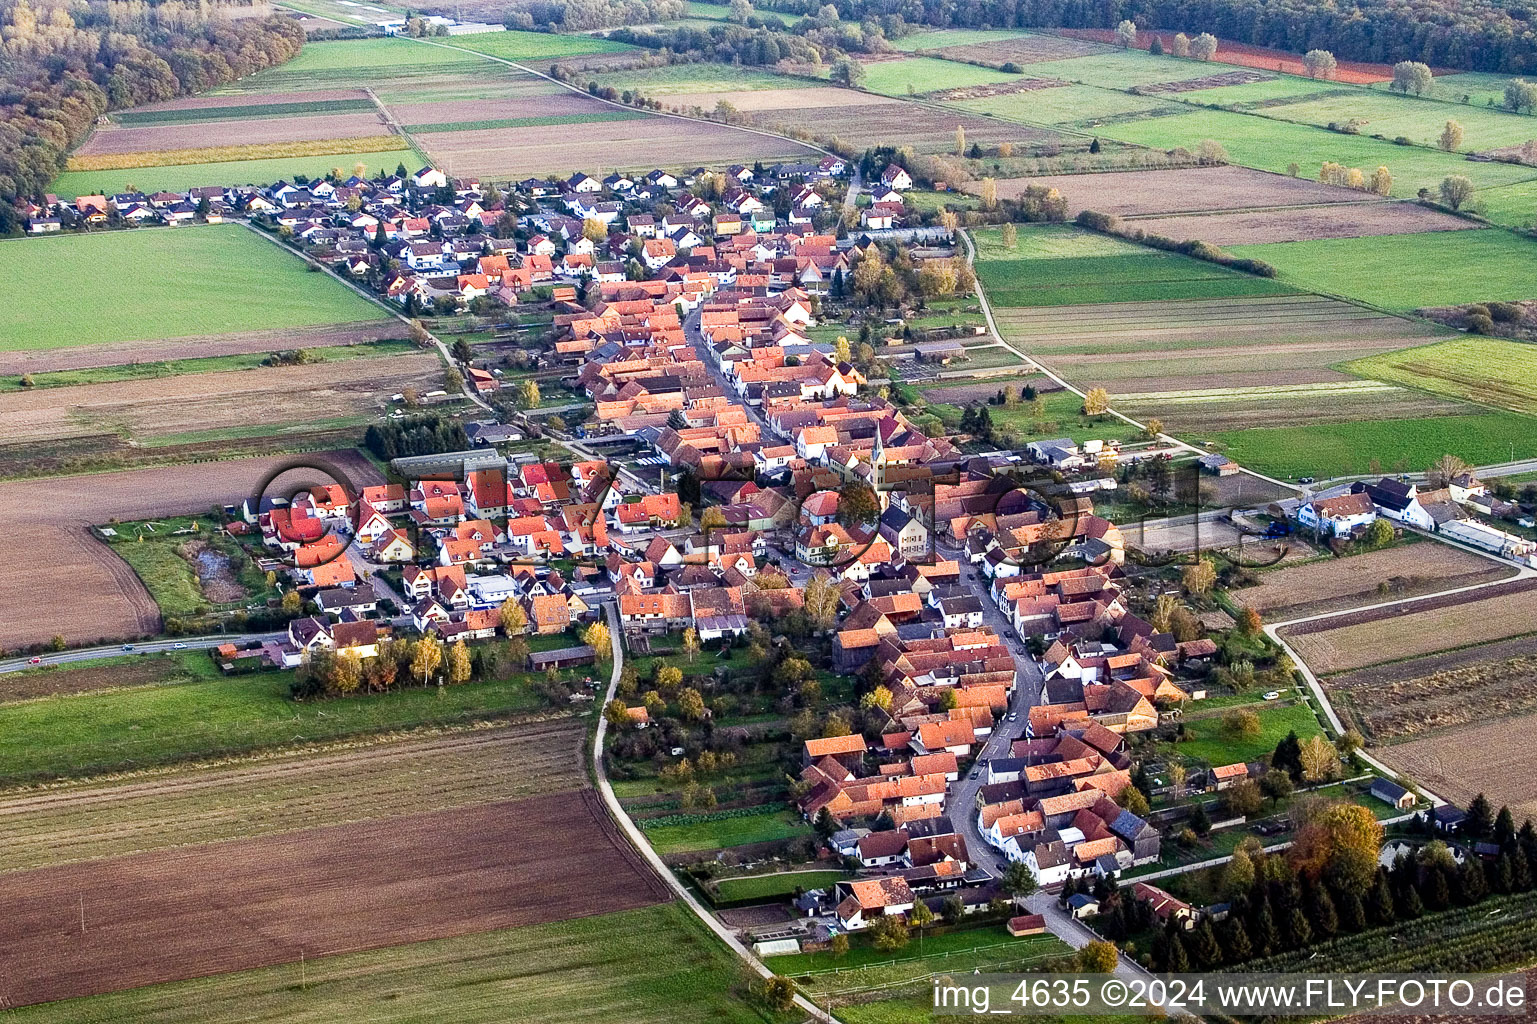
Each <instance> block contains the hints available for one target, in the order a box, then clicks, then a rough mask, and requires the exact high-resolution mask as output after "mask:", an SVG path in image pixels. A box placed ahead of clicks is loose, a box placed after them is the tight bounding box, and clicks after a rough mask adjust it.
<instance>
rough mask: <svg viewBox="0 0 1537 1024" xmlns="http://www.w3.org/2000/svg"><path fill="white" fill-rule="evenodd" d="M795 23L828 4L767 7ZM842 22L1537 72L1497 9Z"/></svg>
mask: <svg viewBox="0 0 1537 1024" xmlns="http://www.w3.org/2000/svg"><path fill="white" fill-rule="evenodd" d="M759 6H762V7H772V8H773V9H775V10H780V11H785V12H788V13H794V14H803V13H810V12H813V11H816V10H818V9H819V8H820V7H822V6H825V5H824V3H823V0H767V2H765V3H762V4H760V5H759ZM836 8H837V10H838V11H839V13H840V14H841V15H842V16H843V17H844V18H845V19H852V20H855V21H857V20H860V19H862V18H865V17H867V16H881V15H890V14H897V15H900V16H901V17H902V18H903V19H904V20H905V21H907V22H910V23H917V24H923V25H932V26H934V27H937V28H948V27H957V28H981V27H983V26H988V27H991V28H1042V27H1045V28H1115V27H1116V26H1117V25H1118V24H1119V23H1120V22H1122V21H1126V20H1131V21H1133V22H1134V23H1135V24H1136V26H1137V27H1138V28H1144V29H1162V30H1165V31H1174V30H1185V31H1189V30H1192V29H1199V30H1204V31H1206V32H1209V33H1213V34H1215V35H1216V36H1218V37H1220V38H1223V39H1231V40H1234V41H1236V42H1240V43H1251V44H1253V45H1256V46H1270V47H1275V48H1276V49H1280V50H1288V51H1290V52H1292V53H1305V52H1307V51H1308V50H1313V49H1326V50H1328V51H1330V52H1331V53H1332V54H1333V55H1334V56H1336V57H1338V58H1341V59H1343V60H1357V61H1372V62H1375V63H1393V62H1395V61H1399V60H1404V59H1411V60H1418V61H1422V62H1425V63H1427V64H1434V65H1442V66H1445V67H1453V68H1465V69H1468V70H1472V71H1496V72H1506V73H1510V74H1523V73H1531V72H1533V71H1537V33H1534V32H1532V30H1531V28H1530V26H1529V25H1528V22H1527V13H1526V10H1525V8H1520V7H1517V6H1514V5H1511V6H1507V5H1504V4H1501V3H1498V2H1495V0H1457V2H1452V0H1424V2H1421V3H1417V4H1413V5H1406V4H1399V3H1395V2H1393V0H1358V2H1356V3H1351V4H1333V3H1329V2H1327V0H1136V2H1132V0H1108V2H1099V0H968V2H966V3H954V2H946V0H903V2H894V0H839V2H838V3H837V4H836Z"/></svg>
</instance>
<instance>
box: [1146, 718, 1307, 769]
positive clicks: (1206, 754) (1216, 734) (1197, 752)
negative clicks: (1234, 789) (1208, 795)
mask: <svg viewBox="0 0 1537 1024" xmlns="http://www.w3.org/2000/svg"><path fill="white" fill-rule="evenodd" d="M1195 706H1196V707H1199V705H1198V704H1197V705H1195ZM1255 710H1256V711H1258V712H1259V721H1260V732H1259V735H1258V736H1255V737H1253V738H1251V739H1233V738H1232V737H1229V736H1225V735H1223V732H1222V716H1221V715H1212V716H1210V717H1208V718H1192V719H1187V720H1186V721H1185V729H1186V730H1187V732H1188V733H1189V735H1191V736H1194V737H1195V739H1193V740H1190V741H1189V742H1186V743H1179V744H1176V745H1175V747H1174V750H1175V751H1177V752H1178V753H1179V754H1180V755H1182V756H1184V757H1187V758H1194V759H1195V760H1197V761H1205V762H1206V763H1207V764H1209V765H1219V764H1233V763H1235V762H1237V761H1257V760H1260V759H1261V758H1263V757H1264V756H1265V755H1266V754H1269V753H1270V752H1271V751H1273V750H1275V747H1276V744H1277V743H1280V742H1281V741H1282V740H1284V739H1285V738H1286V734H1287V733H1288V732H1291V731H1292V730H1293V729H1295V730H1296V731H1297V736H1298V737H1299V738H1301V739H1307V738H1308V737H1309V736H1311V735H1313V734H1314V733H1319V732H1322V731H1323V730H1321V729H1320V728H1319V727H1318V719H1317V717H1316V716H1314V714H1313V709H1312V708H1311V707H1309V706H1308V705H1307V704H1293V705H1292V706H1291V707H1285V708H1279V707H1262V708H1256V709H1255Z"/></svg>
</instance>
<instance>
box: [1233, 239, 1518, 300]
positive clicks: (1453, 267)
mask: <svg viewBox="0 0 1537 1024" xmlns="http://www.w3.org/2000/svg"><path fill="white" fill-rule="evenodd" d="M1230 251H1232V252H1233V253H1235V254H1237V255H1240V256H1252V257H1254V258H1255V259H1260V260H1264V261H1265V262H1266V263H1269V264H1271V265H1273V266H1274V267H1275V268H1276V269H1277V270H1278V271H1280V275H1281V280H1283V281H1286V282H1288V283H1290V284H1293V285H1295V286H1297V287H1299V288H1303V289H1306V290H1308V291H1317V292H1324V293H1327V294H1333V295H1343V296H1345V297H1346V298H1351V299H1358V300H1360V301H1362V302H1368V303H1371V304H1372V305H1375V306H1381V307H1383V308H1386V309H1394V310H1410V309H1419V308H1422V307H1428V306H1454V305H1458V304H1461V303H1465V302H1491V301H1495V300H1516V299H1531V298H1537V241H1533V240H1531V239H1526V238H1521V237H1520V236H1518V235H1514V234H1511V233H1510V232H1506V231H1493V230H1490V231H1428V232H1424V233H1422V234H1414V235H1376V236H1373V237H1369V238H1331V239H1324V240H1321V241H1316V242H1276V243H1271V244H1268V245H1235V246H1231V247H1230Z"/></svg>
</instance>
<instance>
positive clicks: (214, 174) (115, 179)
mask: <svg viewBox="0 0 1537 1024" xmlns="http://www.w3.org/2000/svg"><path fill="white" fill-rule="evenodd" d="M383 141H385V140H383V139H381V143H382V142H383ZM423 162H425V161H423V160H422V159H421V157H420V156H419V155H418V154H416V153H414V152H413V151H411V150H408V149H392V150H378V151H376V152H372V153H323V154H320V155H318V156H292V157H289V156H279V157H269V158H265V159H261V160H231V161H221V162H218V163H209V164H161V165H159V166H157V167H130V168H123V169H119V170H114V171H65V172H64V173H62V174H60V175H59V176H58V177H57V178H55V179H53V184H52V185H50V186H49V191H51V192H54V193H55V194H57V195H59V196H62V197H63V198H65V199H73V198H74V197H75V196H93V195H112V194H114V193H117V192H129V191H132V190H134V189H138V190H140V191H143V192H158V191H166V192H185V191H187V190H188V189H191V188H199V187H201V186H204V185H223V186H229V185H268V184H271V183H272V182H274V181H279V180H281V179H283V178H293V177H295V176H297V175H301V174H302V175H307V176H308V177H311V178H323V177H325V176H326V175H327V174H329V173H330V172H331V170H332V169H334V168H337V167H340V168H341V169H342V170H343V171H344V172H345V173H347V174H351V173H352V170H353V168H354V167H356V166H357V165H358V164H362V165H363V169H364V171H365V173H367V174H375V173H377V172H378V171H393V170H395V168H396V167H397V166H399V165H400V164H407V165H409V164H412V163H416V164H418V165H420V164H421V163H423ZM178 230H180V229H178Z"/></svg>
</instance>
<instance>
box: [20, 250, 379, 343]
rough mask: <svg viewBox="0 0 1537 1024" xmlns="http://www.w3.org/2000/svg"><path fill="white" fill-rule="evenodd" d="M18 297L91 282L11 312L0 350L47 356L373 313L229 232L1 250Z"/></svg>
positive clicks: (329, 283)
mask: <svg viewBox="0 0 1537 1024" xmlns="http://www.w3.org/2000/svg"><path fill="white" fill-rule="evenodd" d="M0 245H3V246H4V247H5V248H4V250H3V252H4V253H5V257H6V258H5V263H6V267H7V269H8V271H9V275H10V277H9V279H10V282H11V287H12V288H14V289H15V290H16V292H15V293H16V294H17V295H25V294H31V295H35V296H42V295H48V294H54V293H56V291H57V288H58V284H59V282H60V281H61V280H77V281H85V280H88V281H90V282H91V285H90V287H88V288H81V289H76V290H74V294H73V295H71V297H70V301H68V302H64V303H53V302H50V303H42V302H30V303H15V304H13V305H12V307H11V310H10V315H8V316H7V317H6V319H5V321H4V326H3V328H0V349H5V350H15V349H47V348H64V347H70V346H75V345H91V344H95V343H97V342H121V341H134V340H137V339H149V338H171V337H179V336H187V335H196V334H216V333H221V332H225V331H241V330H247V329H251V328H264V329H270V328H275V327H311V326H319V325H325V324H342V323H350V322H356V321H365V320H375V319H379V318H380V316H381V311H380V310H379V308H378V307H377V306H374V305H373V304H372V303H370V302H367V301H366V300H364V299H362V298H360V297H359V296H358V295H356V294H355V293H353V292H352V291H350V290H349V289H347V288H346V287H344V286H343V285H341V284H339V283H338V282H336V281H333V280H331V279H330V278H329V277H327V276H326V275H324V274H307V273H305V270H304V264H303V263H302V262H301V261H300V260H298V259H296V258H294V256H293V255H292V254H291V253H286V252H284V251H282V250H281V249H279V248H278V247H277V246H275V245H273V244H271V243H270V242H268V241H266V240H264V239H261V238H258V237H257V236H256V235H255V234H253V233H252V232H250V231H249V230H247V229H246V228H243V227H239V226H236V225H214V226H208V227H197V228H185V229H178V230H175V231H170V230H143V231H116V232H110V233H103V234H97V235H70V236H61V237H57V238H31V239H27V240H25V241H15V242H4V243H0Z"/></svg>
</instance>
